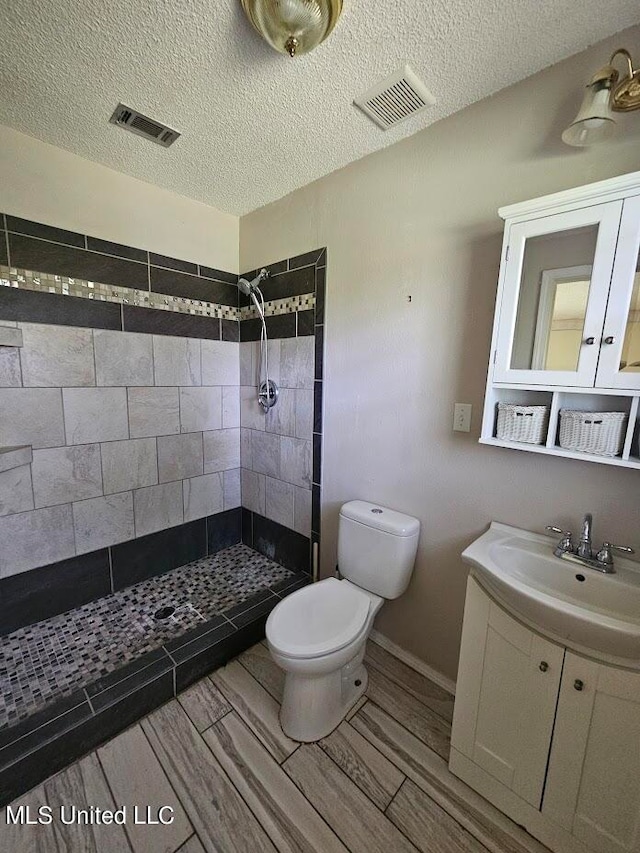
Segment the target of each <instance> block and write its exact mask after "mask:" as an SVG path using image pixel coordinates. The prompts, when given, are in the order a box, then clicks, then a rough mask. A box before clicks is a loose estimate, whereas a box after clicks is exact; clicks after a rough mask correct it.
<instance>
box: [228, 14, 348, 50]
mask: <svg viewBox="0 0 640 853" xmlns="http://www.w3.org/2000/svg"><path fill="white" fill-rule="evenodd" d="M241 2H242V8H243V9H244V11H245V13H246V15H247V17H248V18H249V20H250V21H251V23H252V24H253V26H254V27H255V28H256V30H257V31H258V32H259V33H260V35H261V36H262V38H263V39H264V40H265V41H266V42H268V43H269V44H270V45H271V47H273V48H275V49H276V50H277V51H279V52H280V53H288V54H289V56H292V57H293V56H298V55H299V54H301V53H308V52H309V51H310V50H313V48H314V47H317V46H318V45H319V44H320V42H322V41H324V40H325V39H326V37H327V36H328V35H329V33H330V32H331V30H332V29H333V28H334V27H335V25H336V23H337V21H338V18H339V17H340V13H341V12H342V0H241Z"/></svg>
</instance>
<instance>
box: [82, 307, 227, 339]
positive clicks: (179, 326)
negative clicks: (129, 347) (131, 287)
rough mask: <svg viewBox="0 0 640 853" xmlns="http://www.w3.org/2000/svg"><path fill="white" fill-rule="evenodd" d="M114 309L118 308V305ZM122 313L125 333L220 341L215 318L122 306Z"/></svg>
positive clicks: (217, 323) (218, 325) (218, 322)
mask: <svg viewBox="0 0 640 853" xmlns="http://www.w3.org/2000/svg"><path fill="white" fill-rule="evenodd" d="M65 298H66V297H65ZM78 301H81V300H78ZM114 307H117V308H118V309H119V308H120V306H119V305H117V306H114ZM122 311H123V318H124V331H125V332H146V333H147V334H153V335H177V336H178V337H181V338H209V340H213V341H219V340H220V320H219V319H218V318H217V317H201V316H199V315H197V314H180V313H179V312H178V311H161V310H159V309H153V308H140V307H138V306H137V305H124V306H123V309H122Z"/></svg>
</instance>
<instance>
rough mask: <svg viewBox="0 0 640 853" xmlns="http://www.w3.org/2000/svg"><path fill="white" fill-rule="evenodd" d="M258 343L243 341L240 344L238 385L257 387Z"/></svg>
mask: <svg viewBox="0 0 640 853" xmlns="http://www.w3.org/2000/svg"><path fill="white" fill-rule="evenodd" d="M259 346H260V344H259V342H258V341H243V342H242V343H241V344H240V382H239V384H240V385H254V386H255V385H257V382H258V372H257V364H258V360H257V355H256V353H257V352H258V347H259Z"/></svg>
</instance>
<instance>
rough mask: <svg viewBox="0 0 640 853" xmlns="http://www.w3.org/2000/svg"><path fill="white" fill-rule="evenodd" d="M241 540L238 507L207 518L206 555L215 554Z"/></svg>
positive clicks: (240, 517) (240, 522) (240, 513)
mask: <svg viewBox="0 0 640 853" xmlns="http://www.w3.org/2000/svg"><path fill="white" fill-rule="evenodd" d="M241 540H242V512H241V510H240V507H237V508H236V509H227V510H224V511H223V512H218V513H216V514H215V515H209V516H207V554H217V553H218V551H222V549H223V548H229V547H230V546H231V545H236V544H237V543H238V542H240V541H241Z"/></svg>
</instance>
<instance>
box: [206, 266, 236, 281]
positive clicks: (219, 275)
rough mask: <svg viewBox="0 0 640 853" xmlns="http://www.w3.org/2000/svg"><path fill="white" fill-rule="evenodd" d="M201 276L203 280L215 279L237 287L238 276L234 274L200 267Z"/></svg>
mask: <svg viewBox="0 0 640 853" xmlns="http://www.w3.org/2000/svg"><path fill="white" fill-rule="evenodd" d="M200 276H201V277H202V278H213V279H215V280H216V281H225V282H226V283H227V284H233V285H235V284H236V283H237V281H238V276H237V275H236V274H235V273H234V272H225V271H224V270H216V269H213V267H203V266H202V265H201V266H200Z"/></svg>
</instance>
